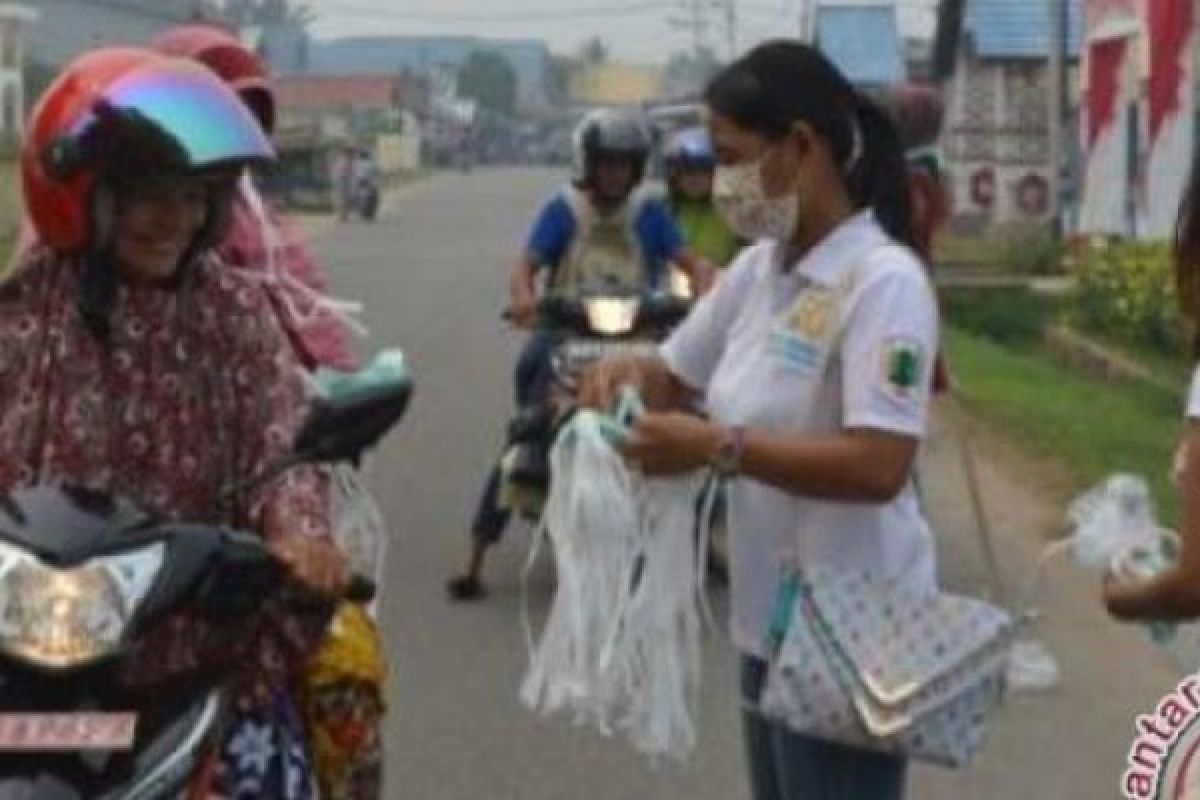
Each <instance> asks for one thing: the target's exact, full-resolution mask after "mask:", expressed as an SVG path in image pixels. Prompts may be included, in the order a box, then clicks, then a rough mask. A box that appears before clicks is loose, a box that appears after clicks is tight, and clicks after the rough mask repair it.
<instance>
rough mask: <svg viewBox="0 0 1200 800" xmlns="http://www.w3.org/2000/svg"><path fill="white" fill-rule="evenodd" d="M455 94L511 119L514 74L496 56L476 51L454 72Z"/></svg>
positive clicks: (493, 52) (515, 100) (513, 107)
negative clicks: (455, 74) (456, 81)
mask: <svg viewBox="0 0 1200 800" xmlns="http://www.w3.org/2000/svg"><path fill="white" fill-rule="evenodd" d="M458 94H459V96H460V97H464V98H468V99H471V100H474V101H475V102H477V103H478V104H479V106H480V108H483V109H486V110H488V111H492V112H495V113H497V114H502V115H504V116H506V117H511V116H512V114H513V111H514V110H515V109H516V106H517V71H516V70H515V69H513V66H512V64H509V63H508V59H506V58H505V57H504V56H502V55H500V54H499V53H497V52H495V51H491V50H476V51H475V52H473V53H471V55H470V56H468V57H467V60H466V61H465V62H463V65H462V66H461V67H459V69H458Z"/></svg>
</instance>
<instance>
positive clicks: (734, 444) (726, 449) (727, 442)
mask: <svg viewBox="0 0 1200 800" xmlns="http://www.w3.org/2000/svg"><path fill="white" fill-rule="evenodd" d="M745 449H746V429H745V427H743V426H741V425H736V426H734V427H732V428H729V429H727V430H726V431H725V435H724V436H723V437H722V439H721V444H720V445H718V446H717V452H716V453H714V454H713V457H712V461H711V463H712V467H713V469H715V470H716V471H717V474H718V475H720V476H721V477H722V478H732V477H733V476H735V475H737V474H738V473H739V472H740V471H741V469H742V451H743V450H745Z"/></svg>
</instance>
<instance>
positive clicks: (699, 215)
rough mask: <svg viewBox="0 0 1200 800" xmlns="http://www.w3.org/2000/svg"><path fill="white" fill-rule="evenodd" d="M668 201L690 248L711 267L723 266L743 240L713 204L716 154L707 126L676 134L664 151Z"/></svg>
mask: <svg viewBox="0 0 1200 800" xmlns="http://www.w3.org/2000/svg"><path fill="white" fill-rule="evenodd" d="M663 163H664V165H665V167H666V171H667V176H666V177H667V204H668V206H669V207H670V209H671V213H672V214H674V215H675V220H676V221H677V222H678V223H679V227H680V228H681V229H682V231H683V238H684V240H685V241H686V242H687V244H688V247H690V248H691V250H692V252H694V253H695V254H696V257H697V258H699V259H702V260H703V261H704V263H705V264H706V265H707V266H709V267H710V268H714V269H724V268H725V267H726V266H728V265H729V263H730V262H732V261H733V258H734V256H736V255H737V252H738V250H740V249H741V248H742V245H743V244H744V242H742V241H741V240H740V239H738V237H737V234H735V233H734V232H733V231H732V230H730V229H729V226H728V225H726V224H725V220H723V219H721V215H720V214H718V213H717V210H716V207H715V206H714V205H713V174H714V172H715V170H716V167H717V155H716V153H715V152H714V150H713V146H712V140H711V139H710V137H709V135H708V131H707V130H705V129H704V128H688V129H687V130H683V131H680V132H678V133H676V134H674V135H673V136H672V137H671V138H670V139H669V140H668V141H667V146H666V148H665V151H664V153H663Z"/></svg>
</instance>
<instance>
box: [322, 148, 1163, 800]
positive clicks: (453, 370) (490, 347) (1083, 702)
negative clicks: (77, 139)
mask: <svg viewBox="0 0 1200 800" xmlns="http://www.w3.org/2000/svg"><path fill="white" fill-rule="evenodd" d="M557 179H558V177H557V176H556V175H555V174H553V173H549V172H527V171H498V172H486V171H479V172H475V173H472V174H470V175H448V176H445V177H439V178H437V179H436V180H432V181H430V182H427V183H425V184H421V185H418V186H416V187H415V188H413V189H411V190H408V191H407V192H405V193H404V194H403V195H402V196H400V197H399V198H397V199H396V201H395V203H394V204H393V207H392V208H391V210H390V213H388V214H386V215H385V217H384V218H383V219H381V220H380V221H378V222H377V223H375V224H373V225H363V224H356V223H351V224H347V225H342V226H337V227H334V228H332V229H330V230H328V231H327V232H325V233H324V234H323V235H322V236H321V237H320V241H319V246H318V249H319V251H320V252H321V254H322V255H323V257H324V258H325V259H326V261H327V263H328V264H329V265H330V267H331V269H332V270H333V271H334V272H335V282H336V284H337V286H338V288H339V290H340V291H341V292H342V293H343V294H345V295H347V296H353V297H357V298H362V299H364V301H365V305H366V315H365V319H366V322H367V324H368V325H369V327H370V328H371V334H372V335H371V339H370V341H369V342H368V343H367V345H366V347H369V348H375V347H379V346H383V345H388V344H399V345H402V346H403V347H404V348H405V350H406V351H407V352H408V353H409V355H410V358H411V360H412V363H413V365H414V369H415V372H416V376H417V381H418V385H419V393H418V395H417V398H416V400H415V403H414V406H413V409H412V412H411V416H410V419H409V420H408V422H407V423H406V425H405V427H404V429H403V430H402V431H401V432H399V433H398V434H397V435H395V436H394V437H392V439H391V440H390V441H389V443H388V444H387V446H386V448H385V450H384V452H383V453H382V454H381V457H380V458H379V459H378V460H377V463H376V464H375V466H374V474H373V483H374V485H375V487H376V489H377V491H378V493H379V495H380V497H381V499H382V503H383V506H384V509H385V511H386V513H387V515H388V517H389V519H390V520H391V523H392V526H393V528H394V537H395V546H394V547H393V550H392V552H391V560H390V563H389V568H388V575H389V581H388V586H387V589H386V594H385V596H384V604H383V610H382V615H383V621H384V626H385V629H386V635H387V637H388V640H389V643H390V647H391V650H392V653H393V656H394V659H395V674H394V676H393V678H392V682H391V715H390V721H389V773H390V791H389V797H393V798H401V799H403V800H509V799H510V798H511V800H575V798H581V799H582V798H588V800H659V799H660V798H661V799H662V800H668V799H674V798H681V799H682V798H688V799H689V800H744V798H746V797H747V794H746V790H745V788H744V777H743V770H742V765H741V758H740V738H739V733H738V727H737V709H736V707H735V704H734V697H735V695H734V685H735V674H734V661H733V658H732V657H731V655H730V653H729V651H728V648H727V644H726V641H725V638H724V634H723V632H718V633H715V634H714V635H713V636H711V637H710V640H709V642H708V644H707V647H706V655H705V658H706V664H705V669H706V672H705V692H704V699H703V709H702V734H701V742H700V746H699V748H698V750H697V751H696V753H695V755H694V756H693V758H692V759H691V760H690V761H689V762H688V763H687V764H686V765H682V766H681V765H674V764H663V765H659V766H657V767H652V766H650V765H647V764H646V763H644V762H643V761H642V760H640V759H639V758H638V757H637V756H635V755H634V754H632V752H631V751H630V750H629V749H628V748H627V747H626V746H625V745H624V744H623V743H621V742H616V741H609V740H605V739H603V738H601V737H599V736H597V735H596V734H594V733H591V732H588V731H576V730H574V729H572V728H571V727H570V726H569V725H567V724H566V723H565V722H562V721H554V722H546V721H542V720H538V719H535V718H533V717H532V716H531V715H529V714H528V713H527V712H526V711H525V710H524V709H523V708H521V707H520V705H519V703H518V702H517V699H516V690H517V685H518V683H519V681H520V678H521V675H522V670H523V667H524V663H525V646H524V642H523V638H522V634H521V629H520V626H519V611H518V604H519V579H518V576H519V571H520V565H521V562H522V559H523V556H524V554H525V552H526V545H527V543H528V537H527V535H526V534H525V533H524V532H523V531H517V532H514V534H513V535H511V537H510V539H509V540H508V542H507V543H506V544H505V546H503V547H501V548H500V549H499V551H498V552H497V553H496V557H495V558H494V559H493V562H492V564H491V565H490V570H489V579H490V585H491V587H492V594H491V597H490V598H489V599H488V600H487V602H485V603H483V604H481V605H476V606H468V607H460V606H452V605H450V604H448V603H446V602H445V600H444V599H443V598H444V594H443V583H444V581H445V579H446V578H447V576H448V575H449V574H450V573H451V571H452V570H454V569H455V568H457V567H458V565H459V563H460V560H461V558H462V556H463V554H464V549H465V546H466V525H467V520H468V516H469V509H470V508H471V506H472V503H473V502H474V497H475V492H476V491H477V488H478V485H479V482H480V480H481V478H482V476H483V473H484V470H485V468H486V465H487V463H488V459H489V458H490V457H491V455H492V452H493V450H494V448H495V447H496V445H497V443H498V442H497V440H498V436H499V432H500V430H501V425H502V422H503V420H504V418H505V415H506V414H507V412H508V408H509V402H510V400H509V397H510V391H511V389H510V377H509V376H510V371H511V363H512V361H513V358H514V357H515V353H516V348H517V346H518V344H519V340H518V339H517V338H516V337H514V336H513V335H511V334H509V333H507V332H505V330H504V328H503V327H502V326H501V325H500V324H499V322H498V319H497V312H498V308H499V303H500V298H502V297H503V286H504V281H505V276H506V274H507V269H508V265H509V263H510V261H511V259H512V258H513V254H514V253H515V252H516V249H517V246H518V244H519V241H520V239H521V236H522V234H523V232H524V230H525V228H526V226H527V224H528V222H529V220H530V216H531V214H532V209H533V208H534V207H535V206H536V204H537V203H538V202H539V200H540V199H541V197H543V196H544V194H545V193H546V192H547V191H548V190H549V189H550V188H551V187H552V186H553V185H554V182H555V180H557ZM954 454H955V451H954V448H953V443H952V440H950V439H947V438H946V437H944V436H942V437H940V438H939V439H937V440H936V441H935V442H934V444H933V446H932V447H931V448H930V449H929V453H928V454H927V457H926V465H925V468H924V473H925V475H926V483H927V485H928V486H929V491H930V496H931V503H932V504H933V506H934V507H935V508H936V509H937V517H938V519H939V521H940V525H939V527H940V529H941V531H942V536H941V539H942V542H941V544H942V546H943V549H944V554H943V556H944V557H943V562H944V571H945V573H946V575H947V577H948V579H949V580H950V581H951V582H952V583H953V584H956V585H959V586H963V585H970V584H973V583H974V579H975V577H976V575H977V571H976V570H974V569H973V568H971V567H970V566H969V565H970V564H972V563H973V561H974V560H975V559H974V551H973V550H971V549H970V546H971V543H972V540H971V539H970V534H969V526H968V517H967V516H966V513H965V512H966V507H965V505H964V503H963V502H962V496H963V491H962V485H961V479H960V471H959V469H958V466H957V463H956V461H955V459H954ZM985 476H986V479H987V482H988V486H989V497H990V498H992V500H993V505H994V506H995V511H996V520H997V523H998V527H999V528H1000V533H1001V536H1002V537H1003V538H1004V543H1003V547H1002V557H1003V561H1004V563H1005V565H1006V567H1007V568H1008V569H1009V570H1010V571H1012V572H1015V573H1018V574H1021V575H1024V574H1025V573H1026V571H1027V570H1028V567H1029V565H1030V563H1031V561H1032V558H1033V556H1034V553H1035V552H1036V550H1037V547H1038V546H1039V542H1040V538H1039V537H1042V536H1044V535H1045V532H1046V531H1047V530H1048V529H1049V528H1051V527H1053V526H1054V525H1055V524H1056V523H1057V513H1056V512H1055V510H1054V508H1053V507H1051V506H1048V505H1047V502H1046V500H1045V498H1044V497H1043V495H1041V494H1040V493H1039V492H1038V491H1037V487H1036V486H1034V485H1030V478H1029V473H1027V472H1023V471H1020V470H1014V469H1012V468H1011V467H1006V466H1005V463H1004V462H1001V463H992V462H988V463H987V464H985ZM1052 578H1053V591H1052V592H1051V593H1050V596H1049V601H1048V603H1047V611H1048V619H1047V621H1046V623H1045V625H1044V628H1043V631H1044V634H1045V636H1046V637H1047V638H1048V639H1049V640H1050V642H1051V644H1052V645H1053V647H1054V648H1055V650H1056V652H1057V653H1058V655H1059V656H1060V658H1061V659H1062V662H1063V668H1064V682H1063V684H1062V686H1061V687H1060V688H1059V689H1058V690H1056V691H1055V692H1053V693H1050V694H1048V695H1043V696H1038V697H1030V696H1025V697H1020V698H1017V699H1015V701H1014V702H1013V703H1012V704H1011V706H1010V709H1009V711H1008V713H1007V714H1006V716H1005V718H1004V720H1003V722H1002V724H1001V725H1000V726H998V730H997V733H996V736H995V740H994V742H993V746H992V747H990V748H989V750H988V751H987V753H986V754H985V755H984V757H983V758H982V759H981V760H980V761H979V762H978V764H977V765H976V766H975V767H974V768H973V769H971V770H970V771H967V772H964V773H960V774H953V775H952V774H946V773H942V772H940V771H936V770H926V769H917V770H916V771H915V774H914V779H913V791H912V795H911V796H912V797H913V798H933V800H951V799H952V798H953V799H954V800H959V799H960V798H972V799H973V800H976V799H977V800H989V799H992V798H994V800H1012V799H1013V798H1028V800H1034V799H1035V798H1038V799H1040V798H1055V799H1057V798H1068V799H1069V800H1075V798H1078V799H1079V800H1097V799H1103V798H1115V797H1116V796H1117V793H1116V778H1117V776H1118V775H1119V774H1120V771H1121V769H1122V767H1123V762H1124V751H1125V748H1126V747H1127V745H1128V742H1129V740H1130V738H1131V736H1132V728H1131V720H1132V717H1133V715H1134V714H1135V713H1138V712H1141V711H1143V710H1147V709H1149V708H1150V707H1152V705H1153V703H1154V701H1155V699H1156V698H1157V697H1158V696H1159V695H1161V694H1162V693H1163V692H1164V691H1165V690H1166V689H1167V688H1169V686H1170V685H1171V684H1172V683H1173V680H1174V673H1173V672H1172V670H1171V669H1170V668H1169V666H1168V665H1167V663H1166V661H1165V660H1164V659H1163V658H1162V657H1160V656H1158V655H1157V654H1155V653H1153V652H1151V651H1150V650H1149V648H1148V647H1146V646H1145V645H1144V643H1143V642H1142V640H1141V638H1140V637H1139V636H1138V635H1137V633H1136V632H1135V631H1132V630H1128V629H1121V628H1118V627H1117V626H1115V625H1112V624H1110V623H1108V622H1107V621H1106V620H1105V619H1104V617H1103V615H1102V614H1100V613H1099V611H1098V607H1097V600H1096V594H1097V592H1096V589H1095V581H1094V579H1092V578H1091V577H1089V576H1086V575H1082V574H1080V573H1078V572H1077V571H1075V570H1073V569H1070V568H1058V569H1055V570H1053V571H1052ZM550 592H551V579H550V576H549V574H548V572H547V571H546V570H544V569H543V570H541V571H539V572H538V573H537V574H536V576H535V578H534V581H533V584H532V590H531V594H532V600H533V605H534V607H535V609H538V608H544V607H545V605H546V603H547V601H548V599H549V596H550ZM716 601H717V605H718V606H719V607H720V606H723V605H724V598H721V597H718V598H716ZM864 800H869V799H864Z"/></svg>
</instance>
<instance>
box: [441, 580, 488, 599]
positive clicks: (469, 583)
mask: <svg viewBox="0 0 1200 800" xmlns="http://www.w3.org/2000/svg"><path fill="white" fill-rule="evenodd" d="M446 594H448V595H449V596H450V599H451V600H452V601H454V602H456V603H467V602H470V601H472V600H479V599H481V598H482V597H483V596H484V595H486V594H487V590H485V589H484V588H483V581H481V580H479V578H475V577H472V576H471V575H460V576H458V577H457V578H452V579H450V581H449V582H447V583H446Z"/></svg>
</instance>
